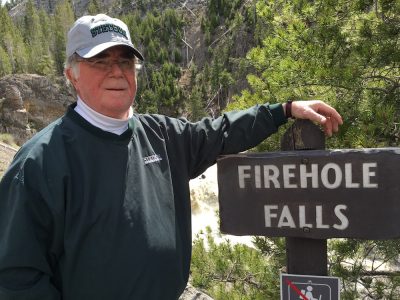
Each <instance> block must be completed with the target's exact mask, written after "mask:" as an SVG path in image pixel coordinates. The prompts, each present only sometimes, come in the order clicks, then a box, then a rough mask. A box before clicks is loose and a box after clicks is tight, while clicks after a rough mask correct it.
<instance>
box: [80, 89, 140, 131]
mask: <svg viewBox="0 0 400 300" xmlns="http://www.w3.org/2000/svg"><path fill="white" fill-rule="evenodd" d="M75 111H76V112H77V113H78V114H80V115H81V116H82V117H83V118H84V119H85V120H86V121H88V122H89V123H90V124H92V125H93V126H96V127H98V128H100V129H102V130H104V131H108V132H111V133H114V134H117V135H121V134H122V133H124V132H125V131H126V130H127V129H128V122H129V119H131V118H132V116H133V108H132V107H131V108H130V109H129V115H128V118H127V119H126V120H120V119H114V118H110V117H107V116H105V115H102V114H100V113H98V112H97V111H95V110H93V109H92V108H90V107H89V106H88V105H87V104H86V103H85V102H84V101H83V100H82V99H81V98H80V97H79V96H78V102H77V105H76V107H75Z"/></svg>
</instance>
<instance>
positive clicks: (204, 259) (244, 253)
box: [191, 228, 279, 300]
mask: <svg viewBox="0 0 400 300" xmlns="http://www.w3.org/2000/svg"><path fill="white" fill-rule="evenodd" d="M192 253H193V254H192V267H191V270H192V283H193V285H195V286H196V287H198V288H201V289H205V290H207V291H208V293H209V294H210V295H211V296H212V297H213V298H214V299H216V300H219V299H229V300H231V299H232V300H235V299H252V300H253V299H260V300H261V299H262V300H264V299H279V269H278V268H277V265H275V264H274V263H273V262H271V261H269V259H268V258H267V257H266V256H264V255H262V254H261V252H260V251H258V250H256V249H254V248H251V247H249V246H246V245H241V244H236V245H233V244H231V243H230V242H229V241H223V242H221V243H216V242H215V240H214V237H213V235H212V232H211V229H210V228H207V232H206V235H205V237H198V238H197V239H196V240H195V241H194V243H193V252H192Z"/></svg>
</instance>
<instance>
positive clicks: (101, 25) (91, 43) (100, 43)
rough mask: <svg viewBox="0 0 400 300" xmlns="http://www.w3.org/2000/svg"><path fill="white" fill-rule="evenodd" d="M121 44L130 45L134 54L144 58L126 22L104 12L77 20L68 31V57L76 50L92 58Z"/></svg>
mask: <svg viewBox="0 0 400 300" xmlns="http://www.w3.org/2000/svg"><path fill="white" fill-rule="evenodd" d="M119 45H123V46H128V47H130V48H131V49H132V51H133V53H134V55H135V56H136V57H137V58H139V59H140V60H143V55H142V54H141V53H140V52H139V50H137V49H136V48H135V47H134V46H133V44H132V41H131V36H130V33H129V29H128V26H126V24H125V23H124V22H122V21H121V20H119V19H116V18H111V17H109V16H107V15H104V14H99V15H96V16H83V17H81V18H79V19H78V20H76V22H75V23H74V25H73V26H72V28H71V29H70V30H69V32H68V37H67V49H66V50H67V57H70V56H71V55H72V54H74V53H75V52H76V53H78V55H79V56H81V57H83V58H90V57H93V56H95V55H96V54H99V53H100V52H102V51H104V50H106V49H108V48H110V47H114V46H119Z"/></svg>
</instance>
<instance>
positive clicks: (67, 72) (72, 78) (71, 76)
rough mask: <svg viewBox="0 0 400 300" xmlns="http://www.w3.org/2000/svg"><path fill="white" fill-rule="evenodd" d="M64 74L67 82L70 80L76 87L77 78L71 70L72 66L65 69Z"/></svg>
mask: <svg viewBox="0 0 400 300" xmlns="http://www.w3.org/2000/svg"><path fill="white" fill-rule="evenodd" d="M65 76H66V77H67V79H68V80H69V82H71V84H72V85H73V86H74V88H75V89H76V82H77V78H76V77H75V75H74V72H73V71H72V68H68V69H65Z"/></svg>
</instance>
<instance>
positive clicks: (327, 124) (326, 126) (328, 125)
mask: <svg viewBox="0 0 400 300" xmlns="http://www.w3.org/2000/svg"><path fill="white" fill-rule="evenodd" d="M332 128H333V124H332V120H331V118H327V119H326V122H325V124H324V130H325V134H326V135H327V136H329V137H331V136H332Z"/></svg>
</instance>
